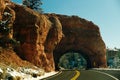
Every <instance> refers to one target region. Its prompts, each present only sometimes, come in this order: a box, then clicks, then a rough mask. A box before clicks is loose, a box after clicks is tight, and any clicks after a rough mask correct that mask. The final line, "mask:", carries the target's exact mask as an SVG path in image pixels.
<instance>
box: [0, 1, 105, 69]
mask: <svg viewBox="0 0 120 80" xmlns="http://www.w3.org/2000/svg"><path fill="white" fill-rule="evenodd" d="M7 7H8V8H10V9H9V10H10V11H12V12H11V13H12V14H13V15H14V16H13V18H12V21H13V22H11V23H13V36H14V38H15V39H16V40H17V41H19V42H20V44H19V45H18V46H17V47H16V48H15V51H16V52H17V54H18V55H19V56H20V57H21V58H22V59H24V60H27V61H29V62H31V63H33V64H35V65H36V66H38V67H42V68H44V69H45V70H46V71H52V70H54V69H55V66H54V65H55V64H56V68H57V65H58V63H59V59H60V57H61V56H62V55H63V54H65V53H66V52H68V51H75V52H79V53H81V54H82V55H83V56H84V57H85V58H86V59H87V62H88V67H89V68H91V67H106V56H105V53H106V48H105V44H104V42H103V40H102V38H101V35H100V32H99V28H98V27H97V26H96V25H95V24H93V23H92V22H90V21H87V20H85V19H82V18H79V17H77V16H71V17H70V16H65V15H56V14H39V13H37V12H35V11H33V10H31V9H29V8H27V7H24V6H20V5H16V4H13V3H11V4H10V5H7ZM2 9H3V10H2ZM2 9H1V12H2V11H4V10H5V9H4V7H3V8H2ZM14 19H15V21H14ZM53 53H54V55H53Z"/></svg>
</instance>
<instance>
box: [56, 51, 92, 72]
mask: <svg viewBox="0 0 120 80" xmlns="http://www.w3.org/2000/svg"><path fill="white" fill-rule="evenodd" d="M54 55H56V56H57V54H54ZM58 56H59V57H58ZM58 56H57V57H55V68H56V70H58V69H79V70H81V69H82V70H83V69H90V68H91V61H90V59H89V56H87V54H86V53H83V52H81V51H67V52H64V53H61V54H60V53H59V54H58Z"/></svg>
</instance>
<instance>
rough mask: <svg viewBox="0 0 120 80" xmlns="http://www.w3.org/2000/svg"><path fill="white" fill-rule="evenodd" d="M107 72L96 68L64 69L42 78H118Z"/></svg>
mask: <svg viewBox="0 0 120 80" xmlns="http://www.w3.org/2000/svg"><path fill="white" fill-rule="evenodd" d="M108 73H109V72H107V73H104V72H102V71H96V70H64V71H61V72H60V73H59V74H57V75H54V76H51V77H48V78H46V79H43V80H119V79H118V78H116V77H114V76H112V75H110V74H108Z"/></svg>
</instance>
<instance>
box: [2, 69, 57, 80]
mask: <svg viewBox="0 0 120 80" xmlns="http://www.w3.org/2000/svg"><path fill="white" fill-rule="evenodd" d="M57 73H58V72H55V71H53V72H49V73H45V72H44V70H43V69H31V68H23V67H22V68H21V67H20V68H18V69H17V70H15V69H13V68H6V69H2V68H0V80H41V79H43V78H46V77H50V76H52V75H55V74H57Z"/></svg>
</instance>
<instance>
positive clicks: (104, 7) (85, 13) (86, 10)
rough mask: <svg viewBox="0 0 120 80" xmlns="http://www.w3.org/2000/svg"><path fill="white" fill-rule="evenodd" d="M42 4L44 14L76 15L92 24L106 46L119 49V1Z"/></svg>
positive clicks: (59, 0) (75, 0)
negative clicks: (96, 28) (97, 29)
mask: <svg viewBox="0 0 120 80" xmlns="http://www.w3.org/2000/svg"><path fill="white" fill-rule="evenodd" d="M12 1H14V2H17V3H21V2H22V0H12ZM42 2H43V5H42V8H43V11H44V12H45V13H58V14H66V15H78V16H79V17H82V18H85V19H87V20H89V21H92V22H94V23H95V24H96V25H98V26H99V28H100V32H101V36H102V38H103V40H104V41H105V44H106V46H107V47H109V48H114V47H117V48H120V0H42Z"/></svg>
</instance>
